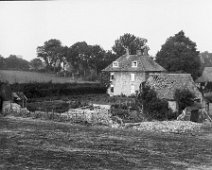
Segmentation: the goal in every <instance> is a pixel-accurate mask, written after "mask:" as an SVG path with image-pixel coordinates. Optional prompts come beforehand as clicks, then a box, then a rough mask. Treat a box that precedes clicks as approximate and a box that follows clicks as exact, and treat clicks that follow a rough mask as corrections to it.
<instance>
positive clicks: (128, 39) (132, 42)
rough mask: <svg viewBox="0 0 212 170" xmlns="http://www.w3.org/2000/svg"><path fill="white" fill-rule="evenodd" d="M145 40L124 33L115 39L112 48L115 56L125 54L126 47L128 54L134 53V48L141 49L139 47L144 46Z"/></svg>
mask: <svg viewBox="0 0 212 170" xmlns="http://www.w3.org/2000/svg"><path fill="white" fill-rule="evenodd" d="M146 42H147V39H144V38H140V37H136V36H135V35H132V34H129V33H126V34H124V35H122V36H120V37H119V39H117V40H115V44H114V46H113V47H112V49H113V51H114V52H115V53H116V55H117V56H121V55H123V54H125V53H126V49H129V52H130V54H136V50H141V47H142V46H144V45H145V43H146Z"/></svg>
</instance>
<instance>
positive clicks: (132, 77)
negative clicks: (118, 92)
mask: <svg viewBox="0 0 212 170" xmlns="http://www.w3.org/2000/svg"><path fill="white" fill-rule="evenodd" d="M131 81H135V74H134V73H131Z"/></svg>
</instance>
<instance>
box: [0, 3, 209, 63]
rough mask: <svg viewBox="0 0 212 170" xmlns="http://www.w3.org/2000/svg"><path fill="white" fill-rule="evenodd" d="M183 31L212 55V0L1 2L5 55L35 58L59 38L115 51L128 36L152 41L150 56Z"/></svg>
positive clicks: (1, 50)
mask: <svg viewBox="0 0 212 170" xmlns="http://www.w3.org/2000/svg"><path fill="white" fill-rule="evenodd" d="M180 30H183V31H184V32H185V34H186V36H188V37H189V38H190V39H191V40H192V41H194V42H196V44H197V49H198V50H199V51H201V52H203V51H209V52H212V1H211V0H69V1H17V2H14V1H10V2H9V1H4V2H0V54H1V55H2V56H4V57H8V56H9V55H10V54H16V55H21V56H23V58H24V59H27V60H31V59H33V58H35V57H36V48H37V46H40V45H43V43H44V42H45V41H47V40H49V39H52V38H56V39H59V40H60V41H61V42H62V44H63V45H67V46H71V45H72V44H74V43H76V42H79V41H86V42H87V43H88V44H91V45H93V44H98V45H100V46H101V47H103V48H104V49H105V50H110V49H111V47H112V46H113V44H114V41H115V40H116V39H117V38H119V37H120V36H121V35H123V34H124V33H131V34H134V35H136V36H139V37H142V38H146V39H148V45H149V47H150V49H151V50H150V51H149V53H150V55H155V54H156V53H157V51H159V50H160V49H161V45H162V44H164V43H165V41H166V39H167V38H168V37H170V36H173V35H174V34H176V33H178V32H179V31H180Z"/></svg>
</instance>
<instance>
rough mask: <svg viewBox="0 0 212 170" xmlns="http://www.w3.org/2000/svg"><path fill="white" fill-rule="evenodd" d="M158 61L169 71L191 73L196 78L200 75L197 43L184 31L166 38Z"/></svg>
mask: <svg viewBox="0 0 212 170" xmlns="http://www.w3.org/2000/svg"><path fill="white" fill-rule="evenodd" d="M156 62H157V63H159V64H160V65H161V66H163V67H164V68H165V69H166V70H167V71H171V72H185V73H190V74H191V76H192V77H193V78H194V79H196V78H197V77H198V76H199V75H200V60H199V52H198V51H197V49H196V43H195V42H193V41H191V40H190V39H189V38H188V37H186V36H185V34H184V32H183V31H180V32H179V33H177V34H175V36H173V37H169V38H168V39H167V40H166V42H165V44H164V45H162V48H161V50H160V51H159V52H158V53H157V55H156Z"/></svg>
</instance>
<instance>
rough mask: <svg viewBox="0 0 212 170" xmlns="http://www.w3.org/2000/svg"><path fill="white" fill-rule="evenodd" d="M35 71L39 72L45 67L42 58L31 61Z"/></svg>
mask: <svg viewBox="0 0 212 170" xmlns="http://www.w3.org/2000/svg"><path fill="white" fill-rule="evenodd" d="M30 65H31V67H32V69H33V70H39V69H41V68H42V67H43V62H42V60H41V59H40V58H34V59H32V60H31V61H30Z"/></svg>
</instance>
